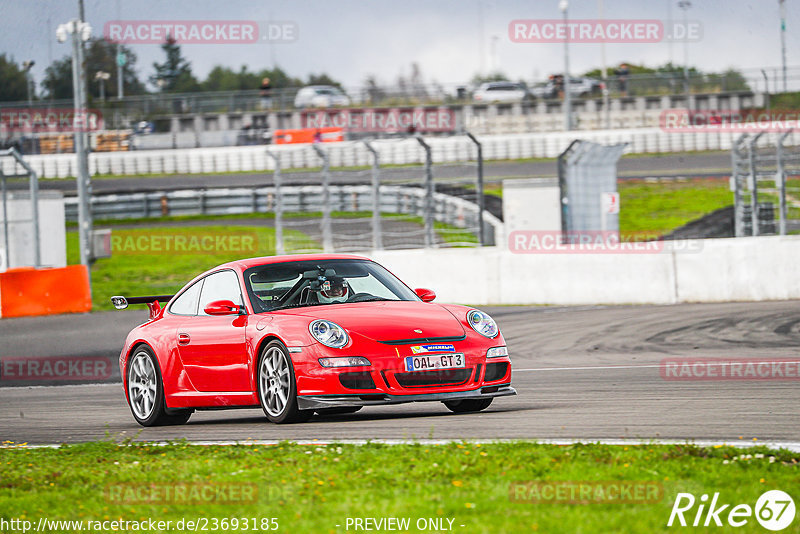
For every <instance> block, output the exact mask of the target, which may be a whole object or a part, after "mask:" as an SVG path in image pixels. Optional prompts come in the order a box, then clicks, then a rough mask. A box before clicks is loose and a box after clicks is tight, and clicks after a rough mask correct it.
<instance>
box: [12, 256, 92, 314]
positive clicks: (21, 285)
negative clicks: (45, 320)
mask: <svg viewBox="0 0 800 534" xmlns="http://www.w3.org/2000/svg"><path fill="white" fill-rule="evenodd" d="M91 309H92V297H91V292H90V290H89V275H88V272H87V270H86V267H85V266H83V265H69V266H67V267H60V268H56V269H34V268H32V267H27V268H20V269H9V270H8V271H5V272H3V273H0V317H23V316H27V315H55V314H57V313H81V312H88V311H91Z"/></svg>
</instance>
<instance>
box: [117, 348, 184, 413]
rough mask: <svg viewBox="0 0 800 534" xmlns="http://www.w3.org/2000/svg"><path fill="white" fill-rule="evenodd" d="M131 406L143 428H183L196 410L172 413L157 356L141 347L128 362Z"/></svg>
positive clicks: (173, 411)
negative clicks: (177, 426)
mask: <svg viewBox="0 0 800 534" xmlns="http://www.w3.org/2000/svg"><path fill="white" fill-rule="evenodd" d="M127 382H128V404H130V407H131V413H133V418H134V419H136V422H137V423H139V424H140V425H142V426H162V425H182V424H184V423H185V422H186V421H188V420H189V417H191V416H192V410H190V409H188V410H168V409H167V405H166V402H165V400H164V385H163V382H162V380H161V372H160V371H159V368H158V362H157V361H156V357H155V354H153V351H152V350H150V347H147V346H145V345H142V346H140V347H137V349H136V351H135V352H134V353H133V356H132V357H131V359H130V360H128V376H127Z"/></svg>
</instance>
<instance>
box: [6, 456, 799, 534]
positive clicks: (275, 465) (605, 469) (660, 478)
mask: <svg viewBox="0 0 800 534" xmlns="http://www.w3.org/2000/svg"><path fill="white" fill-rule="evenodd" d="M746 453H747V454H748V455H752V456H751V458H749V459H747V458H746V457H745V458H743V457H741V456H742V455H743V454H744V452H743V451H742V450H741V449H735V448H731V447H720V448H700V447H696V446H693V445H675V446H662V445H641V446H608V445H597V444H594V445H571V446H555V445H540V444H533V443H528V442H514V443H495V444H476V443H467V442H464V443H452V444H446V445H425V444H420V443H409V444H404V445H391V446H390V445H381V444H367V445H361V446H358V445H346V444H332V445H326V446H302V445H295V444H290V443H281V444H279V445H273V446H258V445H236V446H228V447H222V446H196V445H189V444H186V443H182V442H176V443H172V444H169V445H166V446H144V445H138V444H133V443H126V444H124V445H122V446H118V445H116V444H113V443H110V442H101V443H87V444H81V445H71V446H61V447H60V448H56V449H34V450H30V449H26V448H25V447H14V448H6V449H0V518H3V519H6V520H9V519H16V518H24V519H28V520H32V521H34V522H37V521H38V520H39V518H40V517H47V518H48V519H65V520H84V521H86V520H104V519H118V518H122V519H124V520H144V519H148V518H152V519H154V520H164V521H166V520H171V521H173V525H174V522H175V521H178V520H180V519H181V518H185V519H197V518H217V519H222V518H253V517H256V518H264V517H266V518H270V517H275V518H277V519H278V524H279V525H280V527H279V531H281V532H313V533H328V532H333V533H337V532H346V530H345V528H344V527H345V521H346V519H347V518H348V517H375V518H380V517H401V518H402V517H408V518H411V521H412V525H413V522H415V521H416V519H417V518H444V519H445V525H446V524H447V521H446V519H452V520H453V530H454V531H455V532H465V533H470V534H471V533H481V532H491V533H507V532H530V531H538V532H554V533H563V532H631V533H640V532H665V531H668V530H669V529H667V528H666V523H667V520H668V518H669V515H670V511H671V509H672V505H673V502H674V499H675V497H676V495H677V493H678V492H689V493H693V494H694V495H695V496H696V497H697V498H698V499H699V497H700V495H701V494H703V493H707V494H713V493H714V492H719V493H720V497H719V498H720V503H731V504H739V503H744V504H749V505H750V506H754V505H755V502H756V500H757V499H758V497H759V496H760V495H761V494H762V493H763V492H765V491H767V490H771V489H780V490H783V491H787V492H789V493H790V494H792V493H794V496H795V499H796V498H797V493H796V490H797V487H798V485H799V484H800V465H799V464H798V463H797V462H798V459H800V458H798V455H797V454H794V453H790V452H787V451H782V452H774V451H770V450H768V449H766V448H762V447H759V448H754V449H751V450H747V451H746ZM762 455H763V456H762ZM756 456H759V457H756ZM734 457H739V458H738V459H736V460H734V459H733V458H734ZM770 457H772V459H770ZM527 481H540V482H553V481H573V482H588V483H592V482H599V481H639V482H642V483H650V484H654V485H656V486H659V485H660V486H659V487H660V488H663V493H662V494H661V495H660V496H659V497H660V498H657V499H655V500H654V502H649V503H619V502H599V503H598V502H591V503H585V504H569V503H566V502H560V501H552V500H551V501H548V502H542V503H533V502H529V501H523V502H519V501H513V500H512V499H511V496H512V495H514V493H513V492H511V493H510V488H511V485H512V483H515V482H527ZM142 484H144V485H145V487H146V486H147V485H149V484H154V485H155V486H154V487H160V488H163V487H164V486H159V485H164V484H166V485H169V484H184V485H185V486H184V487H189V488H192V487H198V486H196V485H201V484H228V486H225V487H226V488H238V489H241V490H242V491H243V492H245V493H246V494H247V495H252V496H253V497H254V498H253V499H247V500H246V501H245V502H241V501H240V500H238V499H237V500H236V502H228V503H220V502H204V503H201V504H186V503H185V501H179V502H175V501H171V502H163V501H160V500H154V501H150V500H148V499H147V497H146V496H145V497H144V502H139V503H136V504H132V503H131V502H130V501H127V502H126V501H125V500H124V497H125V496H127V497H131V496H132V493H131V490H132V489H133V488H141V487H142ZM121 497H122V498H121ZM139 498H140V499H141V497H139ZM696 510H697V506H696V505H695V507H694V508H693V509H692V511H691V512H687V514H686V517H687V519H688V520H689V521H690V522H691V521H692V520H693V518H694V513H695V512H696ZM728 511H730V507H729V508H728V510H726V512H724V513H723V514H722V516H721V519H723V520H724V519H725V518H726V516H727V512H728ZM336 525H341V526H340V527H337V526H336ZM461 525H464V526H463V527H462V526H461ZM219 530H221V529H219ZM673 530H687V529H681V528H680V527H673ZM689 530H692V531H694V530H696V529H692V528H691V527H689ZM716 530H719V531H720V532H729V531H731V530H732V529H730V527H727V528H726V527H723V528H721V529H716ZM173 531H174V529H173ZM212 531H213V530H212ZM350 531H353V529H352V527H351V529H350ZM410 531H412V532H416V531H417V530H416V529H415V528H414V527H412V528H411V529H410ZM687 531H688V530H687ZM736 531H737V532H764V530H763V529H762V528H761V527H760V526H759V525H758V524H757V523H756V521H755V518H753V517H751V518H749V521H748V524H747V525H746V526H745V527H743V528H739V529H736ZM782 532H800V521H798V520H797V519H795V521H794V523H793V524H792V525H791V526H790V527H789V528H788V529H786V530H784V531H782Z"/></svg>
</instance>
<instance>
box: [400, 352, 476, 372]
mask: <svg viewBox="0 0 800 534" xmlns="http://www.w3.org/2000/svg"><path fill="white" fill-rule="evenodd" d="M405 363H406V371H430V370H433V369H458V368H459V367H465V366H466V362H465V361H464V355H463V354H435V355H428V354H426V355H420V356H407V357H406V362H405Z"/></svg>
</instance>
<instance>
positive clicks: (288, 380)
mask: <svg viewBox="0 0 800 534" xmlns="http://www.w3.org/2000/svg"><path fill="white" fill-rule="evenodd" d="M257 382H258V400H259V402H260V403H261V408H263V409H264V413H265V414H266V415H267V419H269V420H270V421H272V422H273V423H304V422H306V421H308V420H309V419H311V416H313V415H314V410H299V409H298V408H297V384H296V382H295V378H294V366H293V365H292V359H291V358H290V357H289V351H287V350H286V347H284V346H283V343H281V342H280V341H272V342H270V343H269V344H268V345H267V346H266V347H264V350H263V351H262V352H261V357H260V358H259V360H258V381H257Z"/></svg>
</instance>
